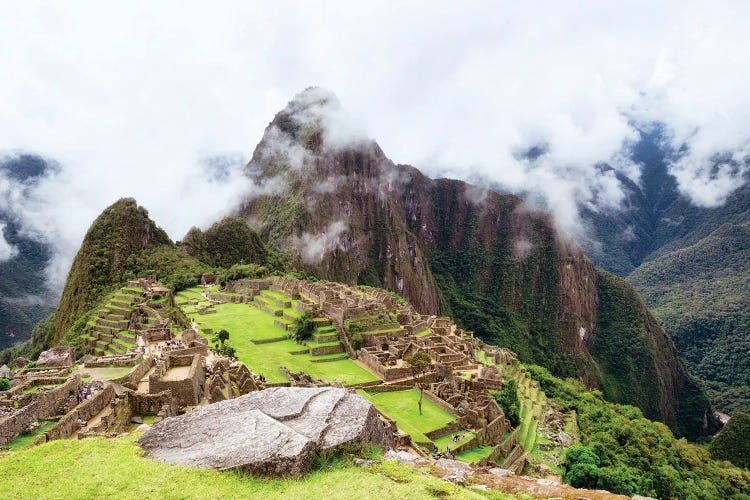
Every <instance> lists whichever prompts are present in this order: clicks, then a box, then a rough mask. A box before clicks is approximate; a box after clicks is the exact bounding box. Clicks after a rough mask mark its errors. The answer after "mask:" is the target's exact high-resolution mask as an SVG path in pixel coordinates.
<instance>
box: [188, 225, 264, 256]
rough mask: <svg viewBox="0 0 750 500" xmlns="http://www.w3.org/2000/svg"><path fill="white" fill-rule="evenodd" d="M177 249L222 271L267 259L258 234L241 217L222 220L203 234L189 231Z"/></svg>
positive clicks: (198, 231) (195, 229) (198, 230)
mask: <svg viewBox="0 0 750 500" xmlns="http://www.w3.org/2000/svg"><path fill="white" fill-rule="evenodd" d="M180 248H181V249H182V251H184V252H185V253H186V254H187V255H190V256H191V257H195V258H196V259H198V260H200V261H202V262H205V263H206V264H209V265H211V266H214V267H224V268H229V267H231V266H233V265H235V264H263V263H265V261H266V257H267V255H268V252H267V250H266V247H265V245H264V244H263V242H262V241H261V239H260V237H259V236H258V233H256V232H255V231H253V230H252V229H250V226H248V225H247V222H245V220H244V219H242V218H240V217H227V218H225V219H222V220H221V221H219V222H217V223H215V224H213V225H212V226H211V227H210V228H208V230H206V232H203V231H201V230H200V229H198V228H197V227H193V228H191V229H190V231H188V233H187V234H186V235H185V237H184V238H183V239H182V242H181V243H180Z"/></svg>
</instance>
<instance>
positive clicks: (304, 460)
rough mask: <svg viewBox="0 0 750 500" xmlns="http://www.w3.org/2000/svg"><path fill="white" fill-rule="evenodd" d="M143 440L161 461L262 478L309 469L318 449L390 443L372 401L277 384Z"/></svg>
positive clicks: (173, 421)
mask: <svg viewBox="0 0 750 500" xmlns="http://www.w3.org/2000/svg"><path fill="white" fill-rule="evenodd" d="M138 443H139V444H140V445H141V447H143V448H144V449H145V450H146V456H148V457H149V458H152V459H154V460H158V461H160V462H167V463H172V464H179V465H189V466H193V467H200V468H213V469H231V468H242V469H245V470H248V471H250V472H251V473H253V474H257V475H264V476H287V475H294V476H298V475H301V474H304V473H305V472H307V471H308V470H309V468H310V465H311V462H312V457H313V454H314V453H315V452H316V451H322V450H330V449H335V448H337V447H339V446H342V445H347V444H378V445H382V446H385V447H386V448H387V447H390V444H391V443H390V442H389V436H387V435H386V431H385V426H384V424H383V423H382V421H381V420H380V418H379V417H378V413H377V411H376V410H375V408H374V407H373V406H372V404H370V403H369V402H368V401H367V400H365V399H364V398H362V397H361V396H359V395H357V394H354V393H351V392H348V391H347V390H345V389H339V388H330V387H321V388H300V387H277V388H271V389H266V390H263V391H260V392H252V393H250V394H246V395H244V396H241V397H239V398H236V399H231V400H227V401H222V402H219V403H215V404H212V405H208V406H205V407H202V408H197V409H195V410H193V411H192V412H190V413H187V414H185V415H181V416H178V417H172V418H168V419H165V420H163V421H161V422H159V423H158V424H156V425H154V426H153V427H152V428H151V429H149V430H148V432H146V433H145V434H144V435H143V436H142V437H141V438H140V439H139V441H138Z"/></svg>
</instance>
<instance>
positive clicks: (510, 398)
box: [490, 379, 521, 427]
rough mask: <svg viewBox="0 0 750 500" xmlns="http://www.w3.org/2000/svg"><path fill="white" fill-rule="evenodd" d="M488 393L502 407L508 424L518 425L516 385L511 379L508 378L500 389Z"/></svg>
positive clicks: (518, 409) (519, 421) (518, 412)
mask: <svg viewBox="0 0 750 500" xmlns="http://www.w3.org/2000/svg"><path fill="white" fill-rule="evenodd" d="M490 394H491V395H492V397H493V398H495V401H496V402H497V405H498V406H499V407H500V408H502V410H503V413H505V418H507V419H508V421H509V422H510V425H512V426H513V427H518V424H520V423H521V411H520V406H519V402H518V385H517V384H516V381H515V380H513V379H508V380H507V382H506V383H505V386H504V387H503V388H502V390H500V391H491V392H490Z"/></svg>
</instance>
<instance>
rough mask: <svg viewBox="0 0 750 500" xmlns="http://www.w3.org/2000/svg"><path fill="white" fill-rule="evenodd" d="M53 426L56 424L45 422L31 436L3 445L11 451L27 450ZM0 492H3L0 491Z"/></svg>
mask: <svg viewBox="0 0 750 500" xmlns="http://www.w3.org/2000/svg"><path fill="white" fill-rule="evenodd" d="M53 425H55V422H51V421H45V422H43V423H42V425H41V426H40V427H39V428H38V429H37V430H35V431H34V432H32V433H31V434H19V435H18V436H16V438H15V439H14V440H13V441H11V442H10V443H7V444H5V445H3V448H5V447H7V448H8V449H9V450H11V451H16V450H20V449H22V448H25V447H27V446H28V445H30V444H31V442H32V441H34V440H35V439H36V438H37V437H39V436H41V435H42V434H44V433H45V432H47V431H48V430H49V428H50V427H52V426H53ZM0 491H2V490H1V489H0Z"/></svg>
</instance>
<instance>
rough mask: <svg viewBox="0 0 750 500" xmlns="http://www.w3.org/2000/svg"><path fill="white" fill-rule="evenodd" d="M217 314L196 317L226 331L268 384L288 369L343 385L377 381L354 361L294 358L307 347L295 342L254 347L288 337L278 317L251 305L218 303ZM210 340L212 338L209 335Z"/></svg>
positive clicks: (280, 378)
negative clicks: (285, 368)
mask: <svg viewBox="0 0 750 500" xmlns="http://www.w3.org/2000/svg"><path fill="white" fill-rule="evenodd" d="M214 308H215V309H216V312H215V313H212V314H204V315H201V314H194V315H192V317H195V319H196V322H197V323H198V325H199V326H200V328H201V329H203V328H210V329H212V330H213V331H214V332H217V331H218V330H221V329H225V330H226V331H228V332H229V342H230V343H231V344H232V346H234V348H235V349H236V356H237V359H239V360H240V361H241V362H243V363H245V364H246V365H247V367H248V368H250V370H251V371H253V372H255V373H260V374H263V375H265V377H266V378H267V379H268V381H269V382H286V381H287V379H286V377H284V375H282V374H281V372H280V371H279V367H280V366H286V367H287V368H288V369H289V370H291V371H293V372H305V373H307V374H309V375H311V376H313V377H315V378H320V379H323V380H326V381H329V382H342V383H344V384H347V385H348V384H361V383H365V382H372V381H375V380H377V377H375V376H374V375H373V374H371V373H370V372H368V371H367V370H365V369H364V368H361V367H360V366H359V365H357V364H356V363H354V362H353V361H352V360H349V359H344V360H341V361H331V362H327V363H313V362H312V360H313V359H320V357H319V356H315V357H314V356H310V354H297V355H292V354H290V352H293V351H301V350H305V346H303V345H299V344H296V343H294V341H292V340H283V341H280V342H272V343H269V344H255V343H253V342H252V341H253V340H263V339H276V338H281V337H284V336H286V335H287V332H286V331H285V330H282V329H281V328H279V327H277V326H275V325H274V320H275V319H278V318H277V317H275V316H273V315H271V314H269V313H267V312H265V311H262V310H261V309H258V308H257V307H254V306H251V305H249V304H231V303H225V304H217V305H216V306H214ZM208 337H211V336H210V335H209V336H208Z"/></svg>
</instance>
